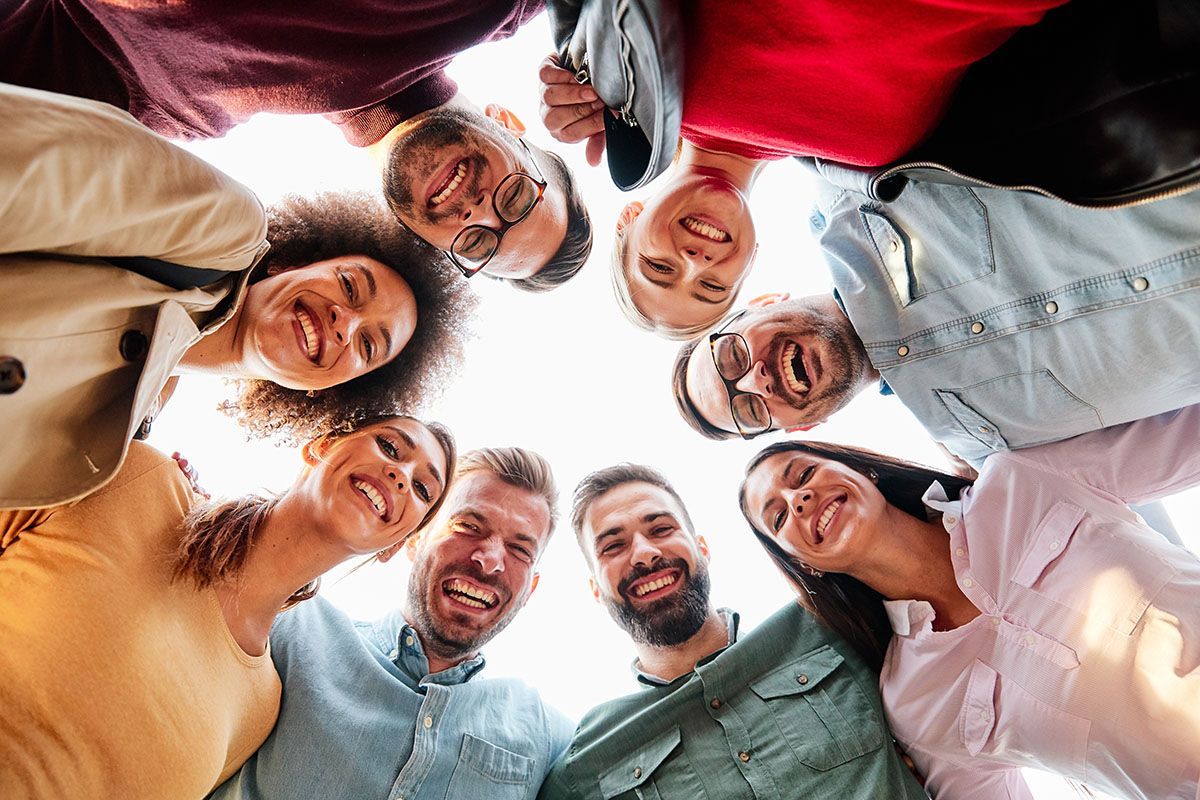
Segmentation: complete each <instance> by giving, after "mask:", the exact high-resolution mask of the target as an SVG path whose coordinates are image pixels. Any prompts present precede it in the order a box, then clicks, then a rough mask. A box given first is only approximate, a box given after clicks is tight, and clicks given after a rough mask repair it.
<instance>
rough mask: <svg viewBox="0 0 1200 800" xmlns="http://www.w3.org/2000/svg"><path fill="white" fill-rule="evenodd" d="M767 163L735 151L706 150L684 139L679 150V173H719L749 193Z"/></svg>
mask: <svg viewBox="0 0 1200 800" xmlns="http://www.w3.org/2000/svg"><path fill="white" fill-rule="evenodd" d="M766 163H767V162H765V161H758V160H756V159H753V158H745V157H744V156H737V155H734V154H733V153H722V152H720V151H718V150H705V149H704V148H702V147H697V146H696V145H694V144H692V143H691V142H689V141H688V140H687V139H684V140H683V145H682V147H681V148H680V151H679V161H678V169H677V174H679V175H686V174H687V173H689V172H690V173H698V174H702V175H712V174H717V175H719V176H721V177H722V178H724V179H725V180H727V181H729V182H730V183H731V184H733V185H734V186H735V187H737V189H738V190H739V191H741V192H742V193H743V194H746V195H748V194H750V190H751V189H753V188H754V183H755V182H756V181H757V180H758V176H759V174H760V173H761V172H762V169H763V167H764V166H766Z"/></svg>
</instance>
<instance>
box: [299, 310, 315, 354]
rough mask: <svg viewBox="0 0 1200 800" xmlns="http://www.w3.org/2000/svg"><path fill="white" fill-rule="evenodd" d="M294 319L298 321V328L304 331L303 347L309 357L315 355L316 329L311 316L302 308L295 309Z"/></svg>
mask: <svg viewBox="0 0 1200 800" xmlns="http://www.w3.org/2000/svg"><path fill="white" fill-rule="evenodd" d="M296 319H297V320H299V322H300V330H301V331H303V333H304V347H305V348H306V349H307V350H308V357H309V358H316V357H317V349H318V348H317V329H316V326H314V325H313V321H312V317H310V316H308V314H307V313H306V312H305V311H304V309H303V308H297V309H296Z"/></svg>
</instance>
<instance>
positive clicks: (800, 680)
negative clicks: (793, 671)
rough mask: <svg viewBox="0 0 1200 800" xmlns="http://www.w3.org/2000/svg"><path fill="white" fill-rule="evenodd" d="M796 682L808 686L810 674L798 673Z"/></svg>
mask: <svg viewBox="0 0 1200 800" xmlns="http://www.w3.org/2000/svg"><path fill="white" fill-rule="evenodd" d="M796 683H798V684H800V685H801V686H807V685H808V676H807V675H797V676H796Z"/></svg>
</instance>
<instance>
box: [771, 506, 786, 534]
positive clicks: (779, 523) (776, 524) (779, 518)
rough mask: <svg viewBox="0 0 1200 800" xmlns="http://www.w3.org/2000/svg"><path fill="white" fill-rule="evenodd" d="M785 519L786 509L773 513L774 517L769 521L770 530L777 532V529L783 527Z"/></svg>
mask: <svg viewBox="0 0 1200 800" xmlns="http://www.w3.org/2000/svg"><path fill="white" fill-rule="evenodd" d="M785 519H787V511H780V512H779V513H778V514H776V515H775V519H774V520H773V521H772V522H771V530H773V531H775V533H779V529H780V528H782V527H783V521H784V520H785Z"/></svg>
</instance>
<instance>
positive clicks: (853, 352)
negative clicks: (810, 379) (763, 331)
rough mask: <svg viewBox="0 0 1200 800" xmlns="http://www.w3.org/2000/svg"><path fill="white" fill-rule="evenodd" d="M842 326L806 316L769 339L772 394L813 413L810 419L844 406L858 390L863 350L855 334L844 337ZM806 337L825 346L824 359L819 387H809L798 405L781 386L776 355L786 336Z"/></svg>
mask: <svg viewBox="0 0 1200 800" xmlns="http://www.w3.org/2000/svg"><path fill="white" fill-rule="evenodd" d="M843 327H846V328H848V327H849V325H848V323H847V325H846V326H839V325H838V324H836V323H830V322H828V321H827V320H824V319H815V320H808V322H807V325H806V326H805V327H804V329H802V330H800V331H798V332H792V333H787V334H780V335H778V336H776V337H775V340H774V341H772V342H771V349H770V356H769V358H770V362H769V363H770V364H771V369H770V374H771V380H772V388H773V390H774V392H775V396H776V397H778V398H782V399H784V400H785V401H786V402H787V404H788V405H790V406H791V407H792V408H795V409H796V410H798V411H805V412H807V413H811V414H813V415H815V416H816V419H813V420H810V421H813V422H816V421H819V420H820V419H823V418H825V417H828V416H829V415H831V414H833V413H834V412H835V411H839V410H841V409H842V408H844V407H845V406H846V404H847V403H849V402H850V401H851V400H853V399H854V396H855V395H856V394H857V393H858V389H859V381H860V380H861V379H862V374H863V372H864V371H865V368H866V353H865V352H864V351H863V349H862V344H861V343H860V342H859V340H858V338H857V336H853V332H852V331H853V329H850V332H851V336H853V338H852V339H850V340H848V339H847V335H846V334H847V331H846V330H844V329H843ZM800 337H808V338H809V339H816V340H818V341H820V342H821V343H822V344H824V345H825V346H824V347H823V348H822V353H823V355H824V356H825V359H824V360H823V361H822V364H821V368H822V371H821V377H822V382H823V383H824V386H822V387H821V388H820V389H819V390H814V391H810V392H809V393H808V394H807V395H805V397H804V399H803V400H802V401H801V402H800V404H799V405H797V403H796V398H794V397H793V396H792V394H791V392H789V391H786V390H785V389H784V388H783V376H782V375H781V374H779V370H780V368H779V364H780V358H781V356H782V353H783V348H784V347H785V346H786V344H787V342H788V341H789V340H793V339H798V338H800Z"/></svg>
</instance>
